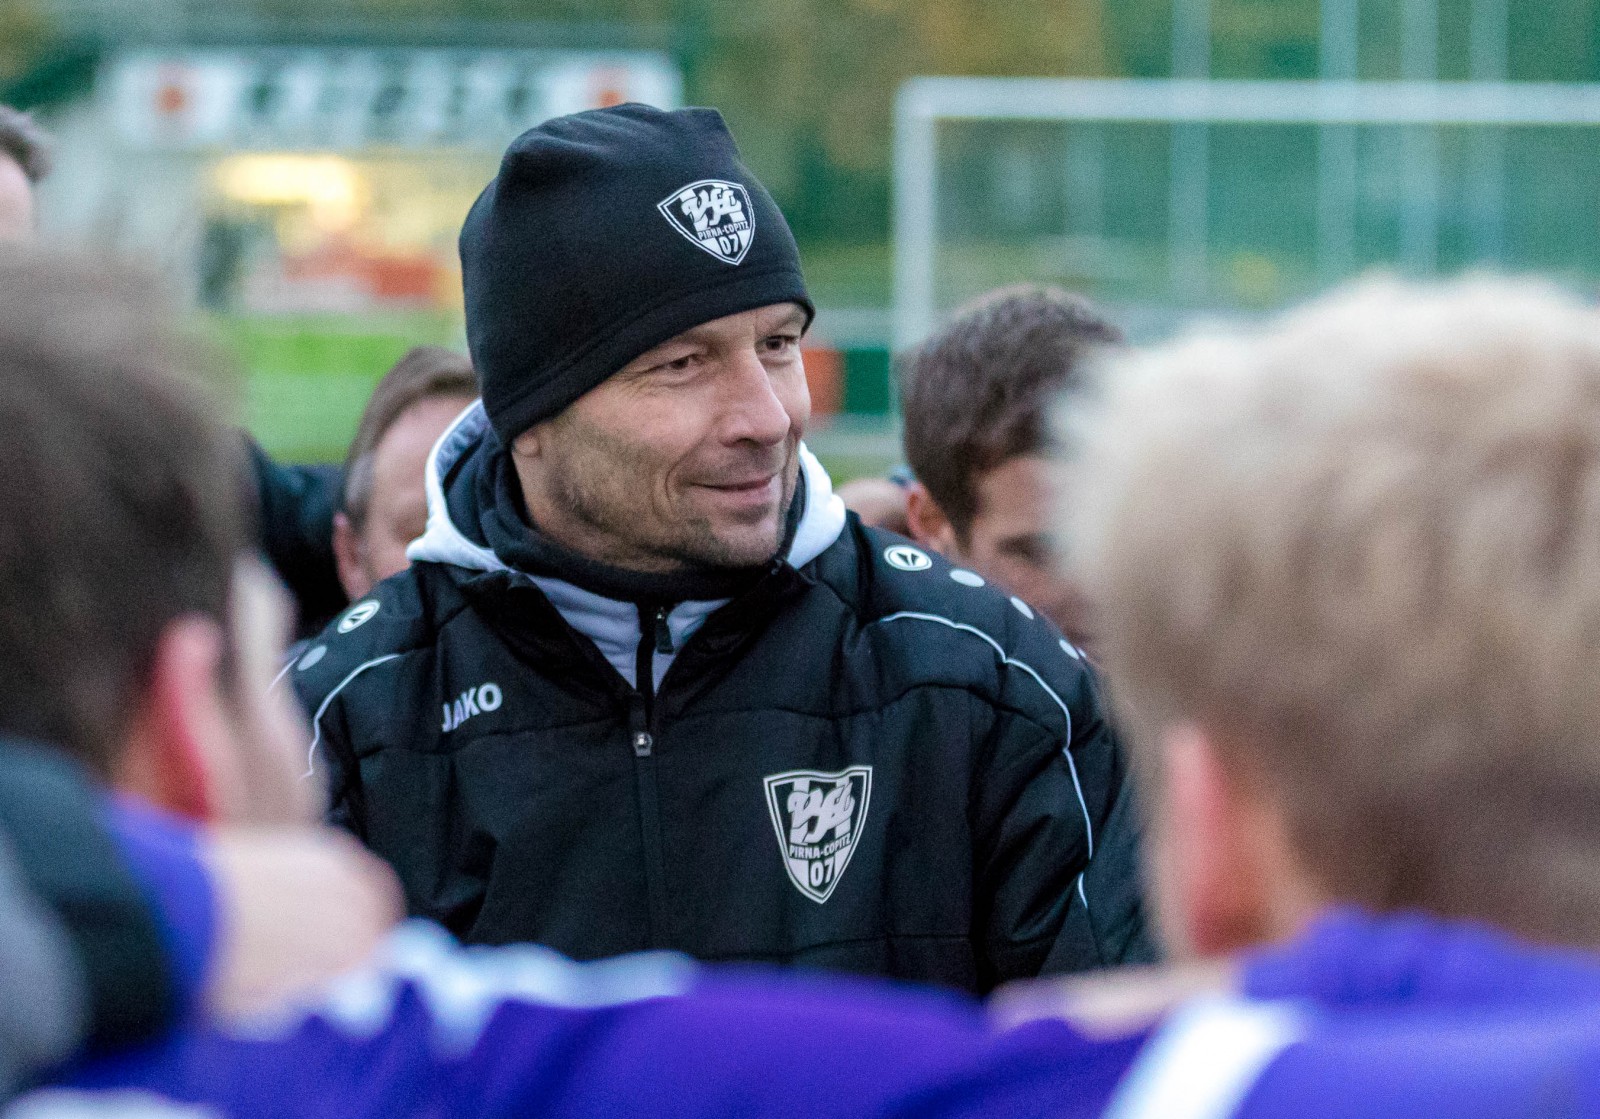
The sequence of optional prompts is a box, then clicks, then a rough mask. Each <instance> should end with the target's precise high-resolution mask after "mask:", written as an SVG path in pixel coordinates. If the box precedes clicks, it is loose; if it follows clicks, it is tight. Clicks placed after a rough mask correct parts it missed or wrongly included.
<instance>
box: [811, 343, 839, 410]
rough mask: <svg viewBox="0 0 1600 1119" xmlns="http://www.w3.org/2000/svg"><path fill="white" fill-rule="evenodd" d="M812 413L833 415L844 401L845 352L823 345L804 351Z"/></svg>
mask: <svg viewBox="0 0 1600 1119" xmlns="http://www.w3.org/2000/svg"><path fill="white" fill-rule="evenodd" d="M804 357H805V363H806V387H807V388H809V389H810V390H811V414H812V415H814V416H833V415H837V414H838V412H839V406H840V405H841V404H842V403H843V402H844V354H843V353H842V352H840V351H839V350H831V349H826V348H823V347H821V346H818V347H816V348H809V347H808V348H807V349H806V350H805V351H804Z"/></svg>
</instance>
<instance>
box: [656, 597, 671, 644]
mask: <svg viewBox="0 0 1600 1119" xmlns="http://www.w3.org/2000/svg"><path fill="white" fill-rule="evenodd" d="M671 613H672V610H671V608H670V607H667V606H657V607H656V613H655V627H656V652H658V653H662V654H668V653H671V652H672V651H673V648H672V627H671V626H669V625H668V624H667V616H668V615H669V614H671Z"/></svg>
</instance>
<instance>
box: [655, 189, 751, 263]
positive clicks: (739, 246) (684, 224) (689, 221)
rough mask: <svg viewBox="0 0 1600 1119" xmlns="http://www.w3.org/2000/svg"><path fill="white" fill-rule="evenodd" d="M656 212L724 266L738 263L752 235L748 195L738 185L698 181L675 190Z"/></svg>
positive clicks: (748, 193)
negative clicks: (659, 212)
mask: <svg viewBox="0 0 1600 1119" xmlns="http://www.w3.org/2000/svg"><path fill="white" fill-rule="evenodd" d="M656 209H658V210H660V211H661V214H662V216H663V217H665V218H666V219H667V221H669V222H671V223H672V228H673V229H676V230H677V231H678V232H679V233H681V234H683V235H684V236H685V237H687V238H688V239H689V241H690V242H691V243H693V244H695V245H698V246H699V247H700V248H702V249H704V250H705V251H706V252H708V253H710V254H711V255H712V256H714V257H716V258H717V259H718V260H720V261H722V262H723V263H725V264H738V263H739V262H740V261H741V260H743V259H744V254H745V253H747V252H749V251H750V242H751V241H753V240H754V239H755V235H756V223H755V218H756V211H755V207H754V206H752V205H750V192H749V191H747V190H745V189H744V187H743V186H742V185H741V184H739V183H730V182H727V181H725V180H723V179H701V180H700V181H699V182H696V183H690V184H689V185H688V186H686V187H679V188H678V189H677V190H675V191H673V192H672V193H671V194H669V195H668V196H667V197H665V198H663V199H662V200H661V201H660V202H658V203H656Z"/></svg>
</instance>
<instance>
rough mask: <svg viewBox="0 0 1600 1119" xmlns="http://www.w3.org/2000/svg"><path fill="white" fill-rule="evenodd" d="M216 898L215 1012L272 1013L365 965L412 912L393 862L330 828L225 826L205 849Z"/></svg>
mask: <svg viewBox="0 0 1600 1119" xmlns="http://www.w3.org/2000/svg"><path fill="white" fill-rule="evenodd" d="M202 858H203V859H204V861H205V863H206V865H207V867H208V869H209V870H210V872H211V879H212V884H213V887H214V889H215V890H216V896H217V909H218V944H217V948H216V956H215V962H214V964H213V966H212V969H211V976H210V981H209V986H208V990H207V1002H208V1004H209V1006H210V1008H211V1010H213V1011H214V1012H216V1013H218V1014H221V1015H224V1016H232V1015H239V1014H244V1013H249V1012H259V1011H263V1010H270V1009H272V1008H273V1007H275V1006H277V1005H280V1004H282V1003H284V1002H287V1001H289V1000H291V999H293V998H294V997H295V996H298V995H304V994H306V993H307V992H308V991H311V990H313V989H315V988H317V987H319V986H321V985H322V984H324V983H326V982H327V981H328V980H329V979H331V978H333V977H335V976H337V975H339V974H341V973H343V972H346V971H349V970H351V969H352V968H354V967H356V966H358V965H360V964H361V963H363V962H364V961H365V960H366V959H367V957H368V956H369V955H371V953H372V951H373V949H374V948H375V947H376V946H377V944H378V942H379V941H380V940H382V939H383V937H384V936H386V935H387V934H388V932H389V931H390V929H392V928H393V927H394V925H395V924H396V923H397V922H398V921H399V920H400V919H401V917H402V916H403V915H404V907H403V904H402V899H401V893H400V884H399V882H398V881H397V880H396V878H395V876H394V872H393V871H391V870H390V869H389V867H388V865H387V864H386V863H384V862H383V861H382V860H381V859H379V858H377V857H376V856H375V855H372V854H371V853H370V852H368V851H367V850H365V849H364V848H363V847H362V846H361V845H360V844H359V843H357V842H356V841H355V840H354V839H352V838H351V837H350V836H348V835H346V834H344V833H343V832H339V831H334V830H333V829H331V828H293V829H289V828H283V829H266V828H250V829H246V828H222V829H218V830H216V831H214V832H212V833H211V835H210V838H209V839H208V840H207V841H205V843H204V844H203V848H202Z"/></svg>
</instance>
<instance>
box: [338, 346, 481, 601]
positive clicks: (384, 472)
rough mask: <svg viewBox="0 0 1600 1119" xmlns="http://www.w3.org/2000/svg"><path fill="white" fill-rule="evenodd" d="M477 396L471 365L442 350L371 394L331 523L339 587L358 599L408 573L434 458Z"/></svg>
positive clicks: (400, 369) (418, 356) (420, 357)
mask: <svg viewBox="0 0 1600 1119" xmlns="http://www.w3.org/2000/svg"><path fill="white" fill-rule="evenodd" d="M477 395H478V379H477V376H476V375H475V374H474V373H473V372H472V363H471V362H469V361H468V360H467V359H466V358H464V357H462V356H461V355H460V354H458V353H455V352H454V351H451V350H446V349H441V348H440V347H438V346H418V347H416V348H415V349H413V350H412V351H411V352H410V353H408V354H406V355H405V357H403V358H401V359H400V360H399V362H397V363H396V364H395V366H394V368H393V369H391V370H389V372H387V373H385V374H384V375H383V380H381V381H379V382H378V386H377V388H375V389H374V390H373V392H372V396H371V397H370V398H369V399H368V401H367V407H366V411H365V412H363V413H362V415H361V423H360V425H359V426H358V427H357V428H356V437H355V439H354V440H353V441H352V442H351V444H350V452H349V455H348V456H347V457H346V459H345V465H344V499H343V503H342V504H343V508H342V509H341V511H340V512H339V513H337V514H335V516H334V525H333V549H334V555H335V557H336V559H337V560H338V564H339V582H340V583H341V584H343V586H344V590H345V593H346V594H347V595H349V596H350V598H351V600H352V601H354V600H355V599H358V598H362V597H364V596H365V595H366V594H367V592H368V591H370V590H372V588H373V586H374V585H375V584H377V583H380V582H382V581H383V580H385V579H387V578H388V577H389V576H391V575H394V574H396V573H398V572H401V571H404V570H405V569H406V565H407V560H406V545H407V544H409V543H411V541H413V540H415V539H416V538H417V537H419V536H421V535H422V530H423V528H424V527H425V526H426V524H427V519H428V499H427V495H426V493H425V491H424V487H423V476H424V472H425V470H426V468H427V462H428V452H429V451H430V450H432V449H433V445H434V443H436V442H438V439H439V436H441V435H443V434H444V431H445V429H446V428H447V427H449V426H450V423H451V421H452V420H454V419H455V418H456V417H457V416H458V415H460V414H461V412H462V410H463V409H464V408H466V407H467V405H469V404H471V403H472V401H473V400H474V399H476V398H477Z"/></svg>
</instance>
